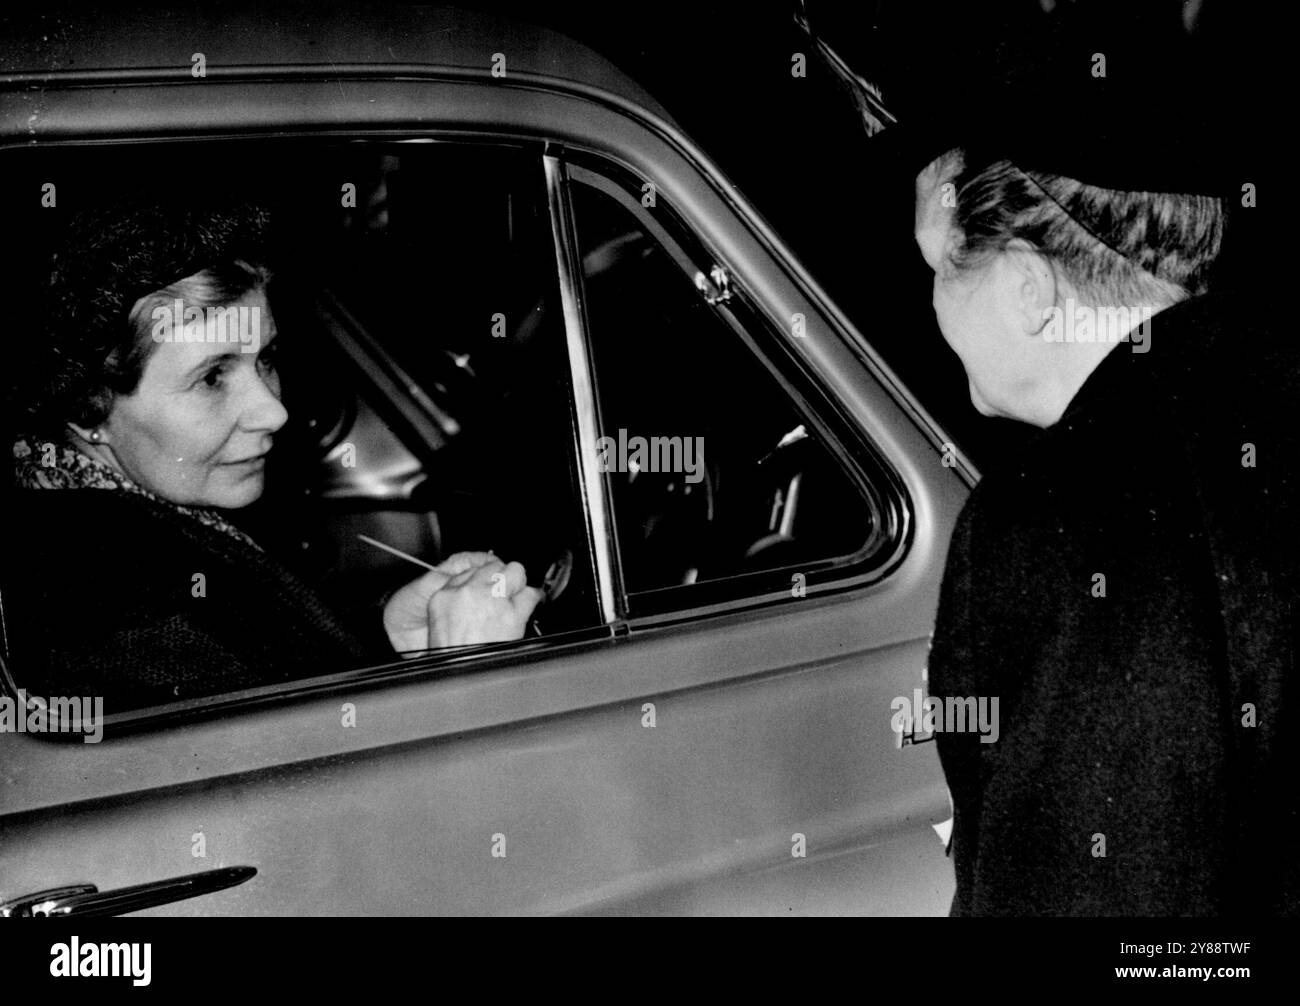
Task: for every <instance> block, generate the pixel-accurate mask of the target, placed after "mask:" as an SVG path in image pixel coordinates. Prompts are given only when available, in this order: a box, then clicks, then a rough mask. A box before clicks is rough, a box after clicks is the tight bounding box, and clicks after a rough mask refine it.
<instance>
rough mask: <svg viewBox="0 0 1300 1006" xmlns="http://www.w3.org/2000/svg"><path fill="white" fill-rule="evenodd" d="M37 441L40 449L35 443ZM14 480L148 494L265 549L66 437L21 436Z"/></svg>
mask: <svg viewBox="0 0 1300 1006" xmlns="http://www.w3.org/2000/svg"><path fill="white" fill-rule="evenodd" d="M33 444H35V445H36V450H33V449H32V445H33ZM14 484H15V485H16V486H17V487H18V488H20V489H116V490H118V491H119V492H129V493H135V494H136V495H138V496H144V497H145V498H147V499H150V500H152V501H153V502H155V503H157V504H160V505H161V506H166V507H170V508H171V509H172V510H175V511H176V512H177V513H183V514H185V515H186V516H187V517H190V518H191V519H193V520H197V521H198V522H199V523H200V524H205V525H207V526H208V527H210V528H215V529H216V530H218V531H221V532H223V533H225V534H228V535H230V536H231V537H233V538H237V539H239V540H240V541H242V542H244V543H245V544H248V545H252V546H253V547H254V548H256V549H258V551H261V546H259V545H258V544H257V543H256V542H255V541H253V539H252V538H250V537H248V535H246V534H244V532H243V531H241V530H239V528H237V527H235V525H233V524H231V523H230V522H229V521H228V520H226V519H225V518H224V517H222V516H221V515H220V514H219V513H218V512H217V511H215V510H205V509H202V508H200V507H189V506H182V505H181V504H179V503H173V502H171V501H170V500H166V499H163V498H162V497H161V496H158V495H156V494H154V493H151V492H149V490H147V489H143V488H141V487H140V486H138V485H136V484H135V483H134V482H132V481H131V480H130V479H128V478H127V477H126V476H125V475H122V474H120V473H119V472H116V471H114V470H113V469H112V468H110V467H109V466H108V465H106V464H104V463H103V462H102V461H96V460H95V459H94V458H92V457H90V456H88V455H86V454H82V453H81V451H79V450H77V449H76V448H75V447H73V446H72V445H71V444H69V443H67V442H66V441H53V440H48V439H41V438H38V437H31V436H21V437H19V438H18V439H17V440H15V441H14Z"/></svg>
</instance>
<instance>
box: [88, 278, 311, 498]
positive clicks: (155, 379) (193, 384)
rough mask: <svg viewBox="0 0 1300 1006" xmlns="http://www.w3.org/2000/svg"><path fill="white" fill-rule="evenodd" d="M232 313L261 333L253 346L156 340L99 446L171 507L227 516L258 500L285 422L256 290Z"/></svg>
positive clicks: (269, 332) (265, 311) (266, 319)
mask: <svg viewBox="0 0 1300 1006" xmlns="http://www.w3.org/2000/svg"><path fill="white" fill-rule="evenodd" d="M231 306H234V307H248V308H256V309H257V310H255V311H250V314H251V316H252V318H253V319H254V322H255V323H256V324H257V325H258V331H257V332H256V338H255V340H253V341H252V342H251V345H252V346H256V347H258V348H259V352H256V353H245V352H241V348H242V347H241V344H239V343H233V344H232V343H229V342H213V343H206V342H181V341H177V342H162V343H159V344H158V345H156V346H155V347H154V349H153V353H152V355H151V356H150V357H149V360H148V362H147V363H146V364H145V368H144V374H143V376H142V377H141V379H140V384H139V386H138V387H137V388H136V390H135V391H134V392H132V393H131V394H130V395H119V396H118V397H117V398H116V399H115V400H114V402H113V408H112V411H111V412H110V413H109V416H108V419H107V420H106V421H105V422H104V423H102V424H101V425H100V427H99V430H100V436H101V442H102V444H103V446H104V447H105V448H106V449H107V450H108V451H109V453H111V455H112V456H113V458H114V460H116V462H117V465H118V467H119V468H121V470H122V472H123V473H124V474H125V475H126V476H127V477H128V478H130V479H131V480H132V481H133V482H135V483H136V484H137V485H139V486H141V487H142V488H144V489H147V490H149V491H150V492H152V493H155V494H157V495H158V496H161V497H163V498H164V499H167V500H171V501H172V502H173V503H181V504H185V505H189V506H198V507H217V508H222V509H233V508H236V507H243V506H247V505H248V504H250V503H252V502H253V501H254V500H256V499H257V498H258V497H259V496H261V495H262V489H263V485H264V481H265V470H266V455H267V452H268V451H270V449H271V439H272V436H273V435H274V433H275V432H276V430H278V429H280V427H281V426H283V425H284V423H285V420H286V419H288V418H289V414H288V413H287V412H286V411H285V409H284V406H283V405H281V404H280V377H279V374H278V373H277V372H276V369H275V363H274V355H275V346H274V340H275V337H276V331H275V320H274V319H273V318H272V317H271V310H270V307H269V306H268V304H267V301H266V294H265V291H263V290H260V289H259V290H253V291H251V292H249V293H248V294H246V295H245V296H243V297H242V298H240V299H239V300H237V301H235V302H234V304H233V305H231Z"/></svg>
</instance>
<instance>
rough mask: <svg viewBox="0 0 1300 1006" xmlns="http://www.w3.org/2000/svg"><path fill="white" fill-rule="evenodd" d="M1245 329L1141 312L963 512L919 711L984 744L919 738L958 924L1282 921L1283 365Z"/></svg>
mask: <svg viewBox="0 0 1300 1006" xmlns="http://www.w3.org/2000/svg"><path fill="white" fill-rule="evenodd" d="M1240 315H1241V311H1240V310H1239V309H1237V306H1236V305H1233V306H1232V307H1231V308H1230V307H1229V306H1228V305H1226V304H1223V303H1219V302H1216V301H1215V300H1214V299H1212V298H1203V299H1199V300H1194V301H1190V302H1186V303H1184V304H1181V305H1178V306H1176V307H1174V308H1171V309H1169V310H1167V311H1165V312H1162V313H1160V314H1157V315H1156V316H1155V317H1154V318H1153V319H1152V320H1151V341H1150V351H1149V352H1147V353H1145V354H1142V353H1135V352H1133V351H1132V348H1131V347H1130V346H1129V345H1128V344H1121V345H1119V346H1118V347H1117V348H1116V349H1115V350H1114V351H1112V352H1111V353H1110V354H1109V355H1108V356H1107V357H1106V359H1105V360H1104V361H1103V363H1102V364H1101V365H1100V366H1099V367H1098V368H1097V369H1096V370H1095V371H1094V372H1093V374H1092V375H1091V376H1090V378H1089V379H1088V381H1087V382H1086V383H1085V385H1084V386H1083V388H1081V389H1080V391H1079V393H1078V394H1077V396H1076V397H1075V399H1074V400H1073V401H1072V402H1071V404H1070V406H1069V408H1068V409H1067V410H1066V412H1065V414H1064V416H1063V417H1062V419H1061V421H1060V422H1059V423H1057V424H1056V425H1055V426H1053V427H1051V428H1050V429H1047V430H1044V431H1041V433H1040V434H1039V435H1038V436H1037V437H1036V438H1035V439H1034V440H1033V442H1032V444H1031V445H1030V447H1029V448H1028V449H1027V450H1026V451H1025V452H1024V454H1023V455H1022V456H1020V457H1018V458H1017V459H1016V461H1015V462H1014V463H1013V464H1011V465H1009V466H1007V467H1005V468H1003V469H1001V470H997V471H995V472H992V473H990V474H988V475H987V476H986V477H985V478H984V480H983V481H982V482H981V483H980V484H979V485H978V486H977V487H976V489H975V491H974V493H973V494H972V496H971V498H970V500H969V501H968V503H967V505H966V508H965V509H964V511H963V512H962V515H961V518H960V520H959V522H958V526H957V528H956V531H955V533H954V537H953V541H952V545H951V548H950V551H949V555H948V565H947V570H946V573H945V577H944V583H943V589H942V593H941V600H940V607H939V617H938V624H937V627H936V629H935V636H934V644H933V649H932V651H931V657H930V669H929V675H930V677H929V681H930V691H931V694H932V695H934V696H936V697H942V696H949V695H951V696H995V695H996V696H998V697H999V705H1000V737H999V739H998V740H997V741H996V742H995V743H991V744H981V743H980V742H979V737H978V735H976V734H973V733H965V734H958V733H947V734H943V733H941V734H939V735H938V736H937V738H936V741H937V744H938V749H939V755H940V758H941V759H942V762H943V767H944V771H945V773H946V775H947V778H948V784H949V787H950V789H951V792H952V797H953V803H954V809H955V823H954V832H953V855H954V858H955V866H956V872H957V894H956V897H955V899H954V902H953V906H952V912H953V914H954V915H971V914H1084V915H1110V914H1139V915H1182V914H1206V915H1219V914H1234V913H1246V912H1250V913H1261V912H1262V913H1269V914H1277V913H1288V914H1295V913H1297V912H1298V911H1300V855H1298V854H1297V853H1298V852H1300V847H1298V843H1297V835H1298V834H1300V832H1298V826H1300V812H1298V808H1300V787H1298V786H1297V769H1300V761H1298V760H1297V737H1298V736H1300V707H1298V706H1297V702H1298V701H1300V699H1298V697H1297V690H1296V677H1295V674H1296V668H1295V654H1296V647H1297V612H1298V611H1300V607H1298V606H1297V601H1296V595H1297V576H1296V573H1297V571H1296V552H1297V549H1296V543H1297V540H1300V536H1298V535H1297V530H1296V520H1297V505H1296V503H1297V501H1296V495H1297V476H1296V458H1297V450H1298V449H1300V445H1297V436H1296V431H1297V420H1296V407H1297V405H1298V404H1300V380H1298V377H1300V369H1298V367H1297V352H1296V341H1295V337H1294V336H1293V335H1286V336H1274V335H1272V334H1271V332H1270V331H1269V329H1268V328H1267V327H1265V326H1262V325H1256V324H1253V323H1251V322H1249V321H1248V320H1247V319H1245V318H1243V317H1241V316H1240ZM1279 327H1280V326H1279ZM1244 445H1253V447H1254V458H1253V462H1254V467H1249V466H1248V465H1247V464H1246V462H1249V461H1250V460H1251V458H1250V456H1249V448H1248V447H1245V446H1244ZM1096 574H1101V575H1103V576H1104V577H1105V581H1104V596H1097V595H1098V594H1100V592H1101V581H1100V580H1098V579H1096ZM1251 707H1253V710H1254V714H1253V715H1254V718H1253V722H1254V725H1253V726H1252V725H1249V724H1250V722H1251V716H1250V709H1251ZM1102 836H1104V839H1103V838H1102ZM1103 841H1104V853H1105V854H1104V856H1102V855H1099V853H1100V852H1101V851H1103V845H1102V842H1103Z"/></svg>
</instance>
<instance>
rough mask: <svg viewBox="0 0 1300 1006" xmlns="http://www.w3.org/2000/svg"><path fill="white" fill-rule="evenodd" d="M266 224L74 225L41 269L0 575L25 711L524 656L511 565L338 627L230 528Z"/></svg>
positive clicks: (487, 561) (124, 219)
mask: <svg viewBox="0 0 1300 1006" xmlns="http://www.w3.org/2000/svg"><path fill="white" fill-rule="evenodd" d="M266 224H267V219H266V214H265V213H264V212H263V211H261V210H258V209H255V208H251V207H237V206H236V207H224V208H211V207H210V208H206V209H201V210H194V209H182V208H177V207H167V206H162V205H158V204H156V203H155V204H153V205H146V204H142V203H139V202H136V203H134V204H133V205H130V206H119V207H117V208H114V209H112V210H108V211H101V212H98V213H93V214H90V215H88V216H86V217H83V218H82V219H81V220H80V221H79V222H78V224H77V226H76V228H75V229H74V234H76V235H77V237H76V238H75V239H74V240H73V241H72V242H70V243H69V247H67V248H65V249H63V250H61V251H60V253H59V255H58V256H57V258H56V261H55V268H54V271H53V274H52V278H51V283H50V287H49V291H48V292H49V295H50V296H49V302H48V304H47V305H46V307H45V316H44V319H43V323H44V328H45V330H44V331H43V332H42V333H41V340H40V345H39V347H38V349H37V352H36V354H35V355H36V360H35V362H34V364H33V366H32V367H30V368H27V370H26V372H25V384H24V387H23V388H22V389H20V390H19V398H20V399H21V400H22V402H23V403H24V408H22V410H21V411H20V417H19V422H21V423H22V426H21V430H22V432H21V435H19V436H18V437H17V438H16V440H15V442H14V474H15V491H14V493H13V496H14V497H15V499H14V503H15V505H16V512H17V515H18V520H17V522H16V523H15V524H14V525H12V526H13V527H15V528H16V529H17V533H16V534H15V535H14V539H15V540H14V543H13V546H12V547H11V548H10V549H9V553H10V555H9V561H8V562H7V563H6V564H5V569H4V572H3V577H4V583H3V586H4V591H3V601H4V611H3V614H4V626H5V629H6V633H5V634H6V639H5V640H4V642H5V643H6V645H7V649H8V656H9V660H10V664H9V666H10V667H11V669H12V670H13V671H14V672H16V673H17V674H18V675H19V676H20V682H19V683H20V684H21V685H23V686H24V687H26V690H27V691H28V692H29V693H32V694H48V695H82V694H93V695H103V696H104V697H105V704H106V707H107V709H108V711H110V712H111V711H112V710H113V709H114V708H117V709H122V708H130V707H136V706H140V705H145V704H153V703H156V702H166V701H176V700H178V699H184V698H189V697H193V696H199V695H208V694H212V693H216V692H229V691H233V690H237V689H241V688H247V687H252V686H256V685H262V684H266V683H269V682H274V681H280V680H289V679H293V678H300V677H305V676H310V675H314V674H325V673H330V672H333V671H337V670H340V669H343V668H345V667H350V666H351V667H355V666H361V665H365V664H374V663H378V662H383V661H385V660H391V659H394V657H395V655H396V654H397V653H403V652H409V651H418V650H424V649H428V648H434V647H442V646H454V645H462V644H469V643H482V642H492V641H501V640H507V639H515V638H518V637H520V636H522V634H523V632H524V630H525V627H526V625H527V622H528V619H529V617H530V615H531V613H532V610H533V608H534V606H535V605H536V604H537V602H538V600H539V599H540V596H541V595H540V592H539V591H537V590H536V589H534V588H532V587H529V586H527V584H526V581H525V572H524V569H523V567H521V566H520V565H519V564H518V563H509V564H507V563H504V562H502V561H501V560H499V559H497V558H495V557H494V556H492V555H491V554H488V553H460V554H457V555H455V556H452V557H451V558H449V559H448V560H447V561H445V562H444V563H443V564H442V565H440V566H439V567H438V568H437V570H436V571H430V572H428V573H426V574H425V575H423V576H421V577H419V578H418V579H416V580H413V581H412V582H410V583H408V584H407V585H406V586H404V587H402V588H401V589H400V590H398V591H397V592H396V593H394V594H393V595H392V597H391V598H390V599H388V601H387V602H386V604H384V606H383V608H382V610H380V609H378V608H376V610H375V611H374V613H373V617H372V619H370V621H369V622H368V623H367V622H363V624H349V622H348V621H347V620H346V619H344V618H343V617H341V616H340V615H339V614H338V613H337V612H335V611H333V610H331V608H330V607H329V606H328V605H327V604H326V602H325V601H324V600H323V599H322V598H321V597H320V596H319V595H318V594H317V593H316V592H315V591H314V590H313V589H312V588H311V587H309V586H308V585H307V584H305V583H303V582H302V581H301V580H299V579H298V578H297V577H296V576H295V575H294V574H292V573H291V572H290V571H289V570H287V569H285V568H284V567H283V566H282V565H281V564H279V563H277V562H276V561H274V560H273V559H272V558H270V557H269V556H268V555H267V554H266V553H265V552H264V551H263V550H262V549H261V548H260V547H259V546H258V545H257V543H255V542H254V541H253V540H252V539H251V538H249V537H248V535H246V534H245V533H244V532H242V531H241V530H239V529H238V528H237V527H236V526H235V525H234V524H232V523H231V521H230V520H229V519H228V515H229V514H230V512H231V511H235V510H238V509H240V508H242V507H246V506H248V505H249V504H250V503H253V502H254V501H255V500H257V499H258V498H259V497H260V496H261V495H262V492H263V488H264V481H265V469H266V458H267V454H268V452H269V451H270V450H271V448H272V446H273V444H274V442H275V435H276V432H277V431H278V430H280V428H281V427H282V426H283V425H284V423H285V421H286V420H287V418H288V414H287V412H286V410H285V408H284V406H283V405H282V404H281V402H280V376H279V374H278V372H277V370H276V364H275V357H276V340H277V338H278V334H277V332H276V325H275V319H274V316H273V314H272V311H271V307H270V304H269V303H268V302H267V296H266V292H267V284H268V281H269V279H270V273H269V271H268V269H267V268H266V267H265V266H264V265H262V264H261V261H262V257H261V256H262V255H263V252H262V251H261V248H262V246H263V243H264V240H265V236H266V234H265V231H266ZM200 340H201V341H200Z"/></svg>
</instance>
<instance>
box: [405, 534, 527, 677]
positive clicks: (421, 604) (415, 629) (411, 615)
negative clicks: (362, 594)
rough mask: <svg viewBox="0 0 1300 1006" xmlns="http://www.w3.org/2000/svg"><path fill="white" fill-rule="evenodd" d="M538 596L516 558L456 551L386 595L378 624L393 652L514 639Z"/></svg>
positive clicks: (521, 631)
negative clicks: (505, 560) (507, 559)
mask: <svg viewBox="0 0 1300 1006" xmlns="http://www.w3.org/2000/svg"><path fill="white" fill-rule="evenodd" d="M444 593H445V596H442V597H441V599H440V600H438V598H439V597H440V595H443V594H444ZM541 596H542V594H541V591H539V590H536V589H535V588H533V587H529V586H527V583H526V577H525V573H524V568H523V567H522V566H521V565H519V563H517V562H512V563H510V564H509V565H506V564H505V563H503V562H502V561H501V560H500V559H497V558H496V557H495V556H494V555H492V554H491V553H490V552H457V553H456V554H455V555H453V556H451V557H449V558H448V559H446V560H444V561H443V562H441V563H439V564H438V566H437V569H436V570H431V571H430V572H428V573H425V574H424V576H422V577H420V578H419V579H418V580H412V581H411V582H410V583H408V584H407V585H406V586H404V587H402V588H401V589H400V590H399V591H397V593H395V594H394V595H393V596H392V597H391V598H389V600H388V603H387V604H386V605H385V606H384V629H385V630H386V631H387V632H388V640H389V642H390V643H391V644H392V646H393V649H394V650H396V651H397V652H398V653H402V652H405V651H412V650H415V651H418V650H428V649H431V648H436V647H442V646H464V645H468V644H471V643H491V642H499V641H503V640H509V639H519V638H520V637H521V636H523V634H524V630H525V628H526V627H527V625H528V618H529V616H530V615H531V614H532V611H533V608H535V607H536V606H537V602H538V601H539V600H541ZM435 601H436V603H435Z"/></svg>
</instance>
